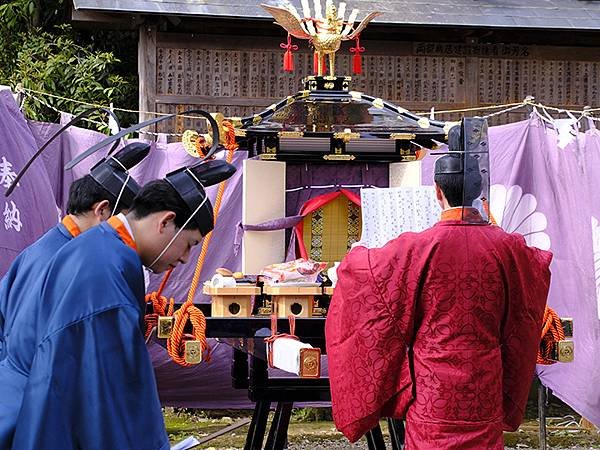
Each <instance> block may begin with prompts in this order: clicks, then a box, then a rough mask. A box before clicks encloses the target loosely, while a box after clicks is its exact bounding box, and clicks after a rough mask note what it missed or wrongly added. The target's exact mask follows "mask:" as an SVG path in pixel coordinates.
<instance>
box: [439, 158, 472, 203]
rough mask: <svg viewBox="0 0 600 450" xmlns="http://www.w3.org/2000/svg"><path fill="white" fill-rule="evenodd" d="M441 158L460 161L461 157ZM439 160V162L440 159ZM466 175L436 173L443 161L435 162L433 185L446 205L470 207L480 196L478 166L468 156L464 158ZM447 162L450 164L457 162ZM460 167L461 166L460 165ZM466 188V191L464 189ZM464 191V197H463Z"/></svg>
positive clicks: (460, 173) (459, 173)
mask: <svg viewBox="0 0 600 450" xmlns="http://www.w3.org/2000/svg"><path fill="white" fill-rule="evenodd" d="M442 158H452V159H453V160H454V159H457V160H458V159H459V158H460V159H462V158H463V156H462V155H446V156H443V157H442ZM442 158H440V160H441V159H442ZM466 158H467V159H466V164H465V166H466V174H465V175H463V173H462V172H458V173H456V172H455V173H438V172H439V168H440V167H441V166H443V165H444V164H443V163H444V161H439V160H438V161H439V163H438V162H437V161H436V173H435V175H434V177H433V179H434V181H435V183H436V184H437V185H438V186H439V187H440V189H441V190H442V192H443V193H444V196H445V197H446V200H448V204H449V205H450V206H451V207H455V206H471V205H473V200H475V199H476V198H477V197H479V195H480V194H481V189H482V177H481V173H480V172H479V164H478V163H477V160H476V159H475V158H474V157H473V156H470V155H467V157H466ZM453 160H451V161H448V162H450V163H451V164H449V165H454V164H452V163H455V162H457V161H453ZM461 165H462V164H461ZM465 187H466V190H464V188H465ZM463 190H464V197H463Z"/></svg>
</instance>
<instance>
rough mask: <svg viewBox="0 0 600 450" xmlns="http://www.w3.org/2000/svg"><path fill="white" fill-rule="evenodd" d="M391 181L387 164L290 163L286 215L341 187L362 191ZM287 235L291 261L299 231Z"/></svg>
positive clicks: (294, 253)
mask: <svg viewBox="0 0 600 450" xmlns="http://www.w3.org/2000/svg"><path fill="white" fill-rule="evenodd" d="M389 182H390V179H389V166H388V165H387V164H381V163H363V164H349V163H344V164H315V163H305V164H287V165H286V189H287V190H288V192H287V194H286V197H285V202H286V203H285V208H286V214H287V215H288V216H293V215H295V214H299V213H300V209H301V208H302V205H304V204H305V203H306V202H307V201H308V200H310V199H311V198H314V197H318V196H319V195H323V194H327V193H329V192H335V191H338V190H339V189H340V187H343V188H344V189H347V190H349V191H352V192H354V193H356V194H360V189H361V187H371V186H375V187H388V186H389ZM298 188H300V189H298ZM287 236H288V239H289V242H288V248H287V252H286V261H291V260H294V259H296V234H295V233H293V232H291V233H290V232H288V234H287Z"/></svg>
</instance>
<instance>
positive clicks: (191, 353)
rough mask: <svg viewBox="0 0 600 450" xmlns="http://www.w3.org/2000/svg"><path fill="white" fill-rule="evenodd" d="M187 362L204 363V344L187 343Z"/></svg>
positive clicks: (185, 357)
mask: <svg viewBox="0 0 600 450" xmlns="http://www.w3.org/2000/svg"><path fill="white" fill-rule="evenodd" d="M184 359H185V362H186V363H188V364H200V363H201V362H202V344H201V343H200V341H185V356H184Z"/></svg>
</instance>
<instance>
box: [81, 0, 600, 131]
mask: <svg viewBox="0 0 600 450" xmlns="http://www.w3.org/2000/svg"><path fill="white" fill-rule="evenodd" d="M263 2H264V3H275V2H273V1H272V0H263ZM73 3H74V5H73V6H74V8H73V13H72V17H73V20H74V22H76V23H77V24H78V25H79V26H86V25H87V26H94V27H102V28H111V27H112V28H114V27H127V28H138V29H139V47H138V48H139V51H138V56H139V57H138V64H139V67H138V71H139V76H140V102H139V109H140V110H143V111H156V112H176V111H178V110H183V109H186V108H189V107H200V108H205V109H208V110H210V111H219V112H222V113H223V114H225V115H226V116H247V115H250V114H252V113H254V112H256V111H259V110H262V109H264V108H265V107H267V106H269V105H271V104H273V103H275V102H276V101H278V100H279V99H281V98H284V97H285V96H287V95H289V94H292V93H295V92H296V91H298V90H299V89H300V88H301V82H300V80H301V79H302V78H303V77H305V76H307V75H311V74H312V61H313V60H312V52H311V50H310V49H309V48H308V45H307V43H306V41H300V40H294V42H293V43H295V44H298V46H299V50H298V51H297V52H294V59H295V71H294V73H292V74H289V73H286V72H284V71H283V69H282V59H283V52H284V50H282V49H281V48H280V43H284V42H285V41H286V38H287V37H286V33H285V31H284V30H283V29H282V28H281V27H279V26H276V25H274V24H273V19H272V17H270V16H268V14H267V13H266V12H265V11H264V10H263V9H262V8H260V6H259V4H260V3H261V1H244V0H218V1H206V0H169V1H163V0H128V1H123V0H73ZM292 3H296V6H297V7H298V8H299V7H300V2H299V0H298V1H296V2H294V1H292ZM310 4H311V6H312V1H311V2H310ZM348 8H358V9H359V10H360V14H359V20H360V19H361V18H362V17H364V16H365V15H366V14H367V13H369V12H370V11H375V10H376V11H381V12H382V13H383V14H382V15H381V16H380V17H378V18H377V19H376V20H375V21H374V22H372V24H371V25H370V26H369V27H368V28H367V29H366V31H364V32H363V34H362V35H361V40H360V43H361V45H362V46H364V47H365V48H366V51H365V53H363V71H362V74H361V75H354V76H353V80H352V84H351V89H353V90H356V91H361V92H365V93H369V94H371V95H376V96H378V97H381V98H384V99H387V100H389V101H392V102H394V103H396V104H398V105H402V106H403V107H405V108H407V109H409V110H411V111H415V112H417V111H429V110H430V108H431V107H432V106H435V108H436V110H446V109H460V108H468V107H473V106H481V105H496V104H507V103H513V102H519V101H522V100H523V99H524V98H525V97H526V96H528V95H533V96H534V97H535V99H536V100H537V101H539V102H541V103H544V104H547V105H555V106H563V107H570V108H577V109H581V108H582V107H583V106H585V105H591V106H592V107H600V92H599V88H598V85H599V83H600V1H587V0H527V1H526V2H519V1H513V0H500V1H498V0H440V1H438V2H425V1H423V0H387V1H367V0H355V1H351V0H349V1H348ZM349 48H350V44H349V43H345V44H343V46H342V50H340V51H339V52H338V56H337V64H336V66H337V69H336V73H337V74H340V75H349V74H351V58H352V55H351V53H350V52H349V51H348V49H349ZM511 114H512V115H511V116H509V115H508V114H506V115H503V116H499V117H496V118H494V120H492V121H491V124H495V123H496V124H497V123H501V122H506V121H508V120H514V119H517V118H521V117H523V110H521V111H519V112H515V113H511ZM455 117H456V116H450V115H446V116H443V115H439V116H436V119H451V118H455ZM189 125H190V124H186V123H184V120H183V119H181V120H179V122H178V123H177V124H176V128H177V131H179V132H181V131H182V130H183V129H184V128H186V127H188V126H189ZM161 126H162V127H163V129H159V131H161V130H164V131H167V128H169V130H170V131H173V128H172V126H168V125H164V124H163V125H161Z"/></svg>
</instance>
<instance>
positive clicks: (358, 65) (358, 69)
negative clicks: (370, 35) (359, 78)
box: [350, 35, 365, 75]
mask: <svg viewBox="0 0 600 450" xmlns="http://www.w3.org/2000/svg"><path fill="white" fill-rule="evenodd" d="M364 51H365V48H364V47H361V46H360V35H359V36H356V47H352V48H351V49H350V53H352V54H353V55H354V56H352V73H353V74H355V75H360V74H361V73H362V56H361V53H363V52H364Z"/></svg>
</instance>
